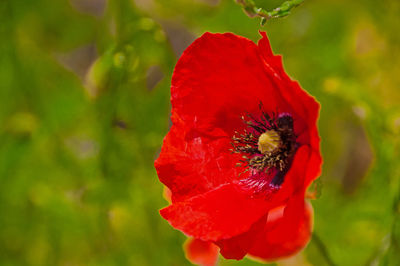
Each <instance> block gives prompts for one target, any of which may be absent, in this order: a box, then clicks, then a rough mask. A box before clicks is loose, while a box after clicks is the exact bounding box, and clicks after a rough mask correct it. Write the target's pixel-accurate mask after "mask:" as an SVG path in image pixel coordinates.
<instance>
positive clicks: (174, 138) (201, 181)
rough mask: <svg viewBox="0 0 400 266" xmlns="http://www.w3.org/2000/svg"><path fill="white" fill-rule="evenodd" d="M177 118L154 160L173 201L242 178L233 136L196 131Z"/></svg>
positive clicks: (159, 175)
mask: <svg viewBox="0 0 400 266" xmlns="http://www.w3.org/2000/svg"><path fill="white" fill-rule="evenodd" d="M173 117H175V116H173ZM175 120H176V121H177V122H176V124H174V125H173V126H172V128H171V129H170V131H169V133H168V135H167V136H166V137H165V139H164V143H163V146H162V149H161V153H160V156H159V158H158V159H157V160H156V162H155V167H156V170H157V174H158V177H159V179H160V181H161V182H162V183H164V184H165V185H166V186H167V187H168V188H169V189H170V190H171V193H172V195H171V196H172V197H171V198H172V202H175V201H181V200H185V199H187V198H190V197H193V196H195V195H198V194H202V193H205V192H207V191H209V190H212V189H213V188H215V187H218V186H220V185H221V184H225V183H227V182H231V181H232V180H233V179H235V178H238V177H239V173H240V172H241V171H243V170H241V169H239V168H238V167H235V165H236V163H237V160H239V158H240V156H238V155H234V154H231V152H230V150H229V149H230V147H231V146H230V139H228V138H207V137H204V135H201V134H195V133H194V132H193V131H191V130H190V129H187V128H185V127H184V126H183V125H182V123H181V122H179V120H178V118H176V119H175Z"/></svg>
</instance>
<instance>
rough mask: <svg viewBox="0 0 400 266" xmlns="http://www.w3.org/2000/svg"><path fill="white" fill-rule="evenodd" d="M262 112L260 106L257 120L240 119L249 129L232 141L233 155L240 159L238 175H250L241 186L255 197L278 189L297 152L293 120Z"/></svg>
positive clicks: (286, 115)
mask: <svg viewBox="0 0 400 266" xmlns="http://www.w3.org/2000/svg"><path fill="white" fill-rule="evenodd" d="M262 108H263V106H262V104H261V103H260V111H261V116H260V117H259V119H256V118H255V117H256V116H253V115H250V114H247V116H246V117H245V116H242V120H243V122H244V123H245V124H246V125H247V126H248V128H247V129H245V130H244V131H243V132H242V133H239V132H235V135H234V136H233V137H232V147H233V148H232V152H233V153H239V154H241V155H242V159H241V160H240V163H238V164H237V166H241V167H244V168H245V169H244V171H243V172H242V173H241V174H244V173H246V172H249V175H248V177H247V178H245V179H242V180H241V183H242V184H243V186H244V187H245V188H247V189H251V190H252V191H253V193H254V194H269V193H270V192H273V191H277V190H278V189H279V188H280V186H281V185H282V183H283V182H284V179H285V175H286V173H287V172H288V170H289V169H290V165H291V163H292V160H293V156H294V154H295V152H296V149H297V143H296V135H295V133H294V129H293V118H292V116H291V115H290V114H289V113H281V114H279V115H278V114H275V113H272V114H271V115H270V114H268V113H266V112H264V111H263V110H262ZM239 176H240V175H239Z"/></svg>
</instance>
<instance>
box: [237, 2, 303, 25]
mask: <svg viewBox="0 0 400 266" xmlns="http://www.w3.org/2000/svg"><path fill="white" fill-rule="evenodd" d="M236 2H237V3H238V4H239V5H241V6H242V7H243V10H244V11H245V12H246V14H247V15H248V16H249V17H256V16H257V17H260V18H261V25H264V24H265V22H266V21H267V20H270V19H272V18H281V17H285V16H287V15H289V14H290V11H291V10H292V8H295V7H297V6H299V5H300V4H302V3H303V2H304V0H289V1H285V2H283V3H282V4H281V5H280V6H279V7H277V8H274V9H273V10H271V11H267V10H265V9H263V8H261V7H258V6H257V5H256V4H255V2H254V1H253V0H236Z"/></svg>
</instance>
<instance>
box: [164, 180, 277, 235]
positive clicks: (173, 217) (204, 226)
mask: <svg viewBox="0 0 400 266" xmlns="http://www.w3.org/2000/svg"><path fill="white" fill-rule="evenodd" d="M270 207H271V202H269V201H266V200H264V199H257V198H251V197H249V195H248V194H246V193H245V192H244V191H243V190H242V189H241V188H240V187H239V186H238V185H237V184H233V183H231V184H226V185H222V186H221V187H218V188H217V189H214V190H212V191H209V192H207V193H204V194H201V195H198V196H196V197H193V198H190V199H189V200H186V201H180V202H176V203H173V204H172V205H170V206H169V207H167V208H164V209H162V210H161V211H160V213H161V215H162V216H163V217H164V218H165V219H166V220H168V222H169V223H170V224H171V225H172V226H173V227H174V228H176V229H179V230H181V231H183V232H184V233H185V234H187V235H189V236H192V237H195V238H198V239H201V240H204V241H218V240H221V239H227V238H231V237H234V236H237V235H239V234H242V233H244V232H247V231H248V230H249V229H250V227H251V226H252V225H253V224H254V223H255V222H256V221H258V220H259V219H260V218H261V217H262V216H264V215H265V214H266V213H267V212H268V209H269V208H270Z"/></svg>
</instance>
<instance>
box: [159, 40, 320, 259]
mask: <svg viewBox="0 0 400 266" xmlns="http://www.w3.org/2000/svg"><path fill="white" fill-rule="evenodd" d="M261 35H262V38H261V40H260V41H259V42H258V45H256V44H255V43H253V42H252V41H250V40H248V39H246V38H243V37H240V36H236V35H234V34H231V33H225V34H211V33H205V34H204V35H203V36H202V37H200V38H198V39H197V40H196V41H195V42H194V43H193V44H192V45H190V46H189V47H188V48H187V49H186V51H185V52H184V53H183V55H182V56H181V58H180V59H179V61H178V63H177V65H176V67H175V71H174V74H173V77H172V86H171V103H172V116H171V117H172V123H173V125H172V127H171V129H170V131H169V133H168V135H167V136H166V137H165V139H164V143H163V147H162V150H161V153H160V156H159V158H158V159H157V160H156V162H155V167H156V169H157V173H158V176H159V179H160V181H161V182H162V183H164V184H165V185H166V186H167V187H168V188H169V189H170V190H171V200H172V204H171V205H170V206H168V207H166V208H164V209H162V210H161V211H160V212H161V215H162V216H163V217H164V218H165V219H166V220H168V222H169V223H170V224H171V225H172V226H173V227H174V228H176V229H179V230H181V231H183V232H184V233H185V234H186V235H188V236H191V237H193V238H195V239H198V240H199V241H200V240H201V241H203V242H198V243H214V244H216V245H217V246H219V248H220V252H221V254H222V255H223V256H224V257H225V258H233V259H241V258H243V257H244V256H245V255H246V254H248V255H250V256H253V257H258V258H261V259H264V260H267V261H271V260H275V259H278V258H282V257H286V256H290V255H292V254H294V253H296V252H298V251H299V250H301V249H302V248H303V247H304V246H305V245H306V244H307V242H308V240H309V238H310V233H311V228H312V207H311V205H309V204H308V203H306V202H305V199H304V197H305V191H306V189H307V187H308V186H309V185H310V183H311V182H312V181H313V180H314V179H315V178H317V177H318V175H319V173H320V168H321V163H322V159H321V155H320V148H319V142H320V139H319V136H318V131H317V126H316V122H317V118H318V113H319V104H318V103H317V102H316V101H315V99H314V98H313V97H311V96H310V95H309V94H307V93H306V92H305V91H304V90H302V89H301V87H300V86H299V84H298V83H297V82H295V81H292V80H291V79H290V78H289V77H288V75H287V74H286V73H285V71H284V69H283V66H282V61H281V57H280V56H276V55H273V53H272V50H271V47H270V44H269V41H268V38H267V36H266V34H265V33H263V32H261ZM205 247H207V246H205ZM207 248H209V247H207ZM205 249H206V248H205ZM205 249H202V250H205ZM194 250H196V249H194ZM213 250H215V249H213ZM202 253H204V252H199V253H198V254H200V255H199V256H201V254H202ZM196 254H197V253H196ZM208 262H209V261H208ZM208 262H207V263H208Z"/></svg>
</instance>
